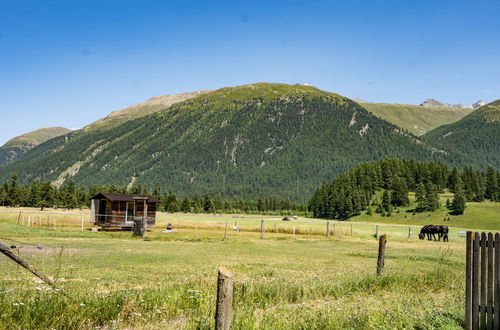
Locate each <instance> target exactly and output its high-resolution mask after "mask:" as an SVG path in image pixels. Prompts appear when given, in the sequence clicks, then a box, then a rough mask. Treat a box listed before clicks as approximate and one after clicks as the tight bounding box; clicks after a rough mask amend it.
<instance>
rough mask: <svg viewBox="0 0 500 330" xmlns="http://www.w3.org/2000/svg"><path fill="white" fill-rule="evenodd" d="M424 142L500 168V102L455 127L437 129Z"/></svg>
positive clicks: (482, 109) (426, 136)
mask: <svg viewBox="0 0 500 330" xmlns="http://www.w3.org/2000/svg"><path fill="white" fill-rule="evenodd" d="M423 138H424V139H425V140H426V141H428V142H429V143H432V144H435V145H438V146H439V147H440V148H444V149H446V150H450V151H451V152H453V153H456V154H461V155H468V156H470V157H471V158H473V159H475V160H476V161H477V162H480V163H482V164H485V165H492V166H494V167H496V168H500V100H497V101H495V102H492V103H489V104H487V105H485V106H482V107H481V108H479V109H477V110H475V111H474V112H473V113H471V114H470V115H468V116H466V117H464V118H463V119H461V120H459V121H457V122H456V123H453V124H450V125H445V126H441V127H438V128H436V129H434V130H432V131H430V132H429V133H427V134H425V135H424V136H423Z"/></svg>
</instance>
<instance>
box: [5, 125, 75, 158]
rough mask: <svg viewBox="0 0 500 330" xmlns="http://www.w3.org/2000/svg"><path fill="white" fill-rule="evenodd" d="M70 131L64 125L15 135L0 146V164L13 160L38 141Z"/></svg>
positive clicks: (37, 143) (38, 142)
mask: <svg viewBox="0 0 500 330" xmlns="http://www.w3.org/2000/svg"><path fill="white" fill-rule="evenodd" d="M70 131H71V130H70V129H67V128H64V127H47V128H40V129H37V130H35V131H32V132H29V133H26V134H23V135H19V136H17V137H15V138H13V139H11V140H9V141H7V143H5V144H4V145H3V146H1V147H0V166H1V165H5V164H8V163H11V162H13V161H14V160H16V159H17V158H18V157H20V156H21V155H23V154H24V153H26V152H27V151H28V150H30V149H32V148H33V147H35V146H37V145H39V144H40V143H42V142H45V141H47V140H50V139H52V138H54V137H56V136H60V135H64V134H66V133H68V132H70Z"/></svg>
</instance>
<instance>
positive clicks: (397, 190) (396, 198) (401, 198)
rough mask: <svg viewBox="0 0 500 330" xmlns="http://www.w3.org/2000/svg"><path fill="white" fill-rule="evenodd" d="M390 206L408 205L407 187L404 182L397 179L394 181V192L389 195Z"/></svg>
mask: <svg viewBox="0 0 500 330" xmlns="http://www.w3.org/2000/svg"><path fill="white" fill-rule="evenodd" d="M391 204H392V205H394V206H408V205H410V198H409V197H408V186H407V184H406V181H405V180H404V179H402V178H398V179H397V180H396V181H395V185H394V190H393V191H392V194H391Z"/></svg>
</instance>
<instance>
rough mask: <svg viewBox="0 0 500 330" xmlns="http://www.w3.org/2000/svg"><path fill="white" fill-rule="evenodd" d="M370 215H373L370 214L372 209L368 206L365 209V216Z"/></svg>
mask: <svg viewBox="0 0 500 330" xmlns="http://www.w3.org/2000/svg"><path fill="white" fill-rule="evenodd" d="M372 214H373V212H372V208H371V206H368V207H367V208H366V215H369V216H371V215H372Z"/></svg>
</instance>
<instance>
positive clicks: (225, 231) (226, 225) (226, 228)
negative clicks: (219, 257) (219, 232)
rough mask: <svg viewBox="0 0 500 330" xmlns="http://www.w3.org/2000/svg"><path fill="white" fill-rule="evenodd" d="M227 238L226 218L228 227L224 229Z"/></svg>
mask: <svg viewBox="0 0 500 330" xmlns="http://www.w3.org/2000/svg"><path fill="white" fill-rule="evenodd" d="M226 239H227V220H226V228H225V229H224V240H226Z"/></svg>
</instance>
